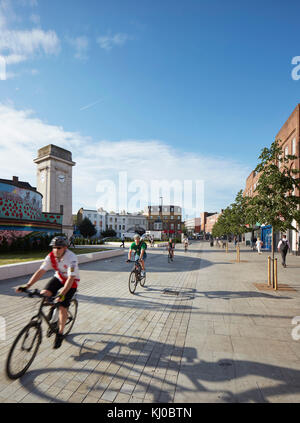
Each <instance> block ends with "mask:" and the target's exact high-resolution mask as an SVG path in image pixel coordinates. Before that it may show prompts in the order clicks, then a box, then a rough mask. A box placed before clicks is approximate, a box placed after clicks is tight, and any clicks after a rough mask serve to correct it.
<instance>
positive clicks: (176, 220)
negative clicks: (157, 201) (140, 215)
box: [144, 205, 183, 236]
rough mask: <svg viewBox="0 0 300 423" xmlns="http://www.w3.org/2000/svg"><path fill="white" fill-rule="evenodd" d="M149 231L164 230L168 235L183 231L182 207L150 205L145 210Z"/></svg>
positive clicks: (176, 234)
mask: <svg viewBox="0 0 300 423" xmlns="http://www.w3.org/2000/svg"><path fill="white" fill-rule="evenodd" d="M144 215H145V216H146V217H147V229H148V230H149V231H162V232H163V233H164V234H165V235H166V236H178V235H181V233H182V226H183V222H182V209H181V207H179V206H174V205H165V206H164V205H161V206H148V207H146V208H145V210H144Z"/></svg>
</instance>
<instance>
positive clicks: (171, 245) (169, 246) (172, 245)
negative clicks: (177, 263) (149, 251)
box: [167, 238, 175, 259]
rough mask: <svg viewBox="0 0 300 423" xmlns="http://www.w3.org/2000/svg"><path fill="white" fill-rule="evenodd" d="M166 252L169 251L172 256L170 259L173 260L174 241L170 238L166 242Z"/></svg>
mask: <svg viewBox="0 0 300 423" xmlns="http://www.w3.org/2000/svg"><path fill="white" fill-rule="evenodd" d="M167 248H168V250H169V251H171V254H172V259H173V258H174V249H175V244H174V241H173V240H172V238H169V242H168V247H167Z"/></svg>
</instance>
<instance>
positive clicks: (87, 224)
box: [78, 217, 97, 238]
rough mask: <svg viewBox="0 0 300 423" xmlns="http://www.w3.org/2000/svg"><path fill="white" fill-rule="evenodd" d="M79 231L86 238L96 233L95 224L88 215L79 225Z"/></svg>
mask: <svg viewBox="0 0 300 423" xmlns="http://www.w3.org/2000/svg"><path fill="white" fill-rule="evenodd" d="M78 229H79V232H80V233H81V235H82V236H84V237H85V238H87V237H91V236H94V235H96V233H97V231H96V229H95V225H93V224H92V222H91V221H90V219H89V218H88V217H85V218H84V219H83V220H82V222H81V223H80V224H79V226H78Z"/></svg>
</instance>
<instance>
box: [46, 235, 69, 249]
mask: <svg viewBox="0 0 300 423" xmlns="http://www.w3.org/2000/svg"><path fill="white" fill-rule="evenodd" d="M49 246H50V247H67V246H68V241H67V240H66V238H65V237H63V236H55V237H54V238H52V240H51V242H50V244H49Z"/></svg>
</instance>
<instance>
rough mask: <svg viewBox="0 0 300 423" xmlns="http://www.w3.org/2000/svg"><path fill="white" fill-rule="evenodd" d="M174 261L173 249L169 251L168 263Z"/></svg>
mask: <svg viewBox="0 0 300 423" xmlns="http://www.w3.org/2000/svg"><path fill="white" fill-rule="evenodd" d="M171 261H173V250H172V249H171V248H169V249H168V263H170V262H171Z"/></svg>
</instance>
